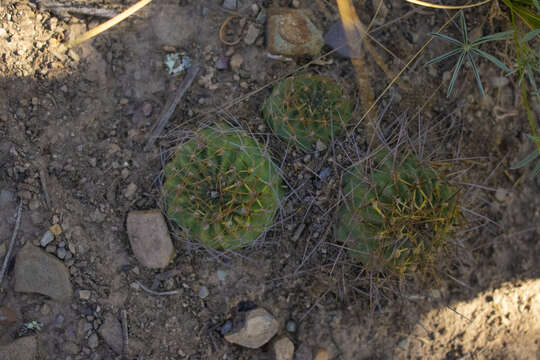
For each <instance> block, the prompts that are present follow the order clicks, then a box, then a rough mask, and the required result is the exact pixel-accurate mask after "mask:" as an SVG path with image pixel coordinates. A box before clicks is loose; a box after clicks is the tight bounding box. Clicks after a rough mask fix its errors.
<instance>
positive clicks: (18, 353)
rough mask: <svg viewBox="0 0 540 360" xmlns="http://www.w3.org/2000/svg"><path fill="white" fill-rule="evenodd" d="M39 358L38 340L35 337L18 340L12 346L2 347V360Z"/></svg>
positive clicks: (32, 359)
mask: <svg viewBox="0 0 540 360" xmlns="http://www.w3.org/2000/svg"><path fill="white" fill-rule="evenodd" d="M36 358H37V340H36V337H35V336H25V337H21V338H18V339H17V340H15V341H13V342H12V343H11V344H8V345H5V346H0V359H2V360H35V359H36Z"/></svg>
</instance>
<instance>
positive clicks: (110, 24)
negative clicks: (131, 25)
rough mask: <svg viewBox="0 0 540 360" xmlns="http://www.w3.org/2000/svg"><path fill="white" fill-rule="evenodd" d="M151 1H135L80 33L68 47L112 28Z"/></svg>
mask: <svg viewBox="0 0 540 360" xmlns="http://www.w3.org/2000/svg"><path fill="white" fill-rule="evenodd" d="M151 2H152V0H141V1H139V2H137V3H136V4H134V5H132V6H130V7H129V8H127V9H126V10H125V11H123V12H122V13H120V14H118V15H117V16H115V17H113V18H112V19H110V20H107V21H105V22H104V23H103V24H100V25H98V26H96V27H95V28H93V29H92V30H89V31H87V32H85V33H84V34H82V35H81V36H80V37H78V38H77V39H75V40H73V41H71V42H70V43H69V44H68V47H73V46H76V45H78V44H80V43H82V42H84V41H86V40H89V39H91V38H93V37H94V36H96V35H99V34H101V33H102V32H104V31H106V30H108V29H110V28H112V27H113V26H115V25H116V24H118V23H119V22H122V21H124V20H125V19H126V18H128V17H129V16H131V15H133V14H135V13H136V12H137V11H139V10H140V9H142V8H143V7H145V6H146V5H148V4H149V3H151Z"/></svg>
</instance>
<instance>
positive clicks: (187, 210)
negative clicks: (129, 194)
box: [163, 127, 281, 249]
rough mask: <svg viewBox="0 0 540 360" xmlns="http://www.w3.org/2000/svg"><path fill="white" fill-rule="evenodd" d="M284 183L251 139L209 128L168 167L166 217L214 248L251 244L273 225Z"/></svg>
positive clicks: (194, 139) (191, 235) (186, 144)
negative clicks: (282, 183)
mask: <svg viewBox="0 0 540 360" xmlns="http://www.w3.org/2000/svg"><path fill="white" fill-rule="evenodd" d="M280 185H281V179H280V177H279V175H278V172H277V169H276V167H275V166H274V164H273V163H272V161H271V159H270V157H269V156H268V154H266V153H265V152H263V149H261V147H260V145H259V144H258V142H257V141H256V140H255V139H253V138H252V137H250V136H248V135H246V134H244V133H243V132H240V131H238V130H234V129H232V128H229V127H218V128H207V129H204V130H202V131H200V132H199V133H198V134H197V135H196V136H195V137H194V138H193V139H191V140H189V141H187V142H186V143H184V144H183V145H182V146H181V147H180V149H179V150H178V152H177V153H176V155H175V156H174V158H173V159H172V160H171V161H170V162H169V163H168V164H167V165H166V167H165V183H164V185H163V190H164V194H165V198H166V201H167V213H168V215H169V217H170V218H171V219H173V220H174V221H175V222H176V223H177V224H178V225H180V227H181V228H182V229H183V230H184V231H185V232H186V235H187V237H188V238H191V239H194V240H197V241H199V242H201V243H202V244H204V245H205V246H207V247H210V248H214V249H234V248H239V247H243V246H247V245H249V244H251V243H252V242H253V241H254V240H255V239H257V237H259V235H261V234H262V233H263V232H264V231H265V229H267V228H268V226H270V225H271V224H272V221H273V217H274V213H275V211H276V209H277V208H278V206H279V198H280V192H281V187H280Z"/></svg>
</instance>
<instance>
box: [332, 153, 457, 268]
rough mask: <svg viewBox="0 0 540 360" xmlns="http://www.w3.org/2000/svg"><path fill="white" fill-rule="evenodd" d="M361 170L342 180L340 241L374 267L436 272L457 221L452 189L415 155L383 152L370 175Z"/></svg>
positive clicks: (355, 256) (354, 171)
mask: <svg viewBox="0 0 540 360" xmlns="http://www.w3.org/2000/svg"><path fill="white" fill-rule="evenodd" d="M361 170H362V169H360V167H357V168H356V169H353V171H352V172H351V173H350V174H349V175H348V176H347V177H346V179H345V181H346V185H345V188H344V195H345V197H346V200H345V202H344V205H343V207H342V208H341V211H340V223H339V227H338V230H337V238H338V240H339V241H340V242H342V243H343V244H344V246H345V247H346V248H348V249H350V254H351V256H352V257H353V258H354V259H356V260H357V261H360V262H361V263H363V264H364V265H367V266H368V267H369V268H370V269H372V270H375V271H379V272H383V273H386V274H394V275H395V274H398V275H399V276H402V275H405V274H410V273H412V272H422V273H426V274H432V275H433V274H434V273H436V271H437V267H438V265H439V264H438V262H439V260H440V259H441V256H442V255H443V254H444V251H445V250H446V249H448V244H449V239H450V236H451V235H452V234H453V233H454V232H455V228H456V226H457V225H458V219H459V211H458V206H457V203H458V197H457V191H456V189H455V188H453V187H451V186H450V185H448V183H447V182H446V181H445V180H444V179H443V178H442V177H441V176H439V174H438V173H437V172H436V171H435V170H434V169H432V168H431V167H430V166H429V165H428V164H426V163H423V162H421V161H420V160H419V159H418V158H417V157H416V156H414V155H408V156H406V157H404V158H401V160H395V161H394V158H393V157H392V156H390V155H389V154H388V152H386V151H382V152H380V153H379V154H378V156H376V157H375V160H374V166H373V171H372V172H371V173H370V174H369V175H367V176H366V175H363V176H362V171H361Z"/></svg>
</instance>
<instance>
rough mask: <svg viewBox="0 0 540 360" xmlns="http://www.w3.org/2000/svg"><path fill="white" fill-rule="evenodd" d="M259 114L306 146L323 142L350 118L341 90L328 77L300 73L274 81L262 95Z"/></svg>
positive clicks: (288, 137) (285, 135)
mask: <svg viewBox="0 0 540 360" xmlns="http://www.w3.org/2000/svg"><path fill="white" fill-rule="evenodd" d="M263 114H264V117H265V119H266V121H267V122H268V124H269V125H270V126H271V128H272V130H273V131H274V132H275V133H276V134H277V135H279V136H280V137H281V138H283V139H284V140H286V141H293V142H294V143H296V144H297V145H298V146H299V147H300V148H301V149H302V150H308V149H309V148H310V147H312V146H313V144H315V143H316V142H317V140H320V141H321V142H322V143H323V144H325V145H327V144H328V143H329V142H330V140H331V139H332V132H333V134H334V136H338V135H339V134H340V133H341V132H342V131H343V128H344V126H345V125H346V124H347V122H348V121H349V119H350V118H351V110H350V105H349V102H348V100H347V99H346V97H345V96H344V94H343V90H342V89H341V87H339V85H338V84H336V83H335V82H334V81H333V80H332V79H330V78H327V77H325V76H320V75H310V74H303V75H298V76H295V77H289V78H287V79H284V80H283V81H281V82H280V83H278V84H277V85H276V86H275V87H274V90H273V91H272V94H271V95H270V96H269V97H268V98H267V99H266V101H265V103H264V107H263Z"/></svg>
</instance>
